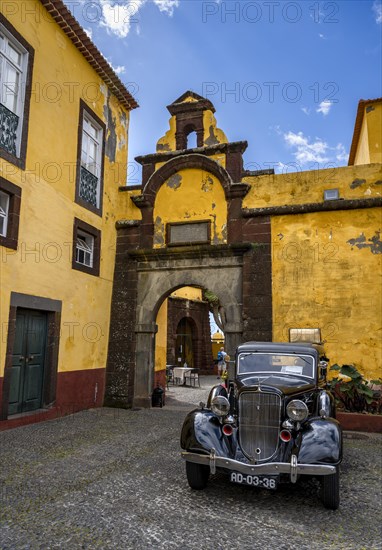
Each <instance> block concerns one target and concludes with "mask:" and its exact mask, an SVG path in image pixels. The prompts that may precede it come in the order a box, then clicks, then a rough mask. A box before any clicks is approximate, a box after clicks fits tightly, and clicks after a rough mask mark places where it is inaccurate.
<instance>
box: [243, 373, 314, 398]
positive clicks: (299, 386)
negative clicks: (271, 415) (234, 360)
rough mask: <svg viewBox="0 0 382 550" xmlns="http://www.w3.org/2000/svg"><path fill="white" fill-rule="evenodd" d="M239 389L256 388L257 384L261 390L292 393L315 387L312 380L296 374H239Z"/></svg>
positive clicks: (285, 393)
mask: <svg viewBox="0 0 382 550" xmlns="http://www.w3.org/2000/svg"><path fill="white" fill-rule="evenodd" d="M237 385H238V388H239V390H244V389H248V390H249V389H251V388H253V389H256V390H257V389H258V388H259V386H260V388H261V389H262V390H263V391H272V390H275V389H276V390H279V391H280V392H281V393H283V394H284V395H293V394H295V393H300V392H302V391H309V390H313V389H314V388H315V384H314V383H313V381H310V380H306V379H304V378H299V377H298V376H290V375H289V376H286V375H283V376H276V375H272V376H267V377H259V376H248V375H245V376H241V377H240V378H238V380H237Z"/></svg>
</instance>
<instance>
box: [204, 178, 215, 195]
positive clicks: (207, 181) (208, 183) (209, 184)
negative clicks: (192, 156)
mask: <svg viewBox="0 0 382 550" xmlns="http://www.w3.org/2000/svg"><path fill="white" fill-rule="evenodd" d="M213 185H214V180H213V179H212V178H211V177H210V176H208V175H206V176H205V177H204V178H203V179H202V191H204V192H205V193H208V192H210V191H212V188H213Z"/></svg>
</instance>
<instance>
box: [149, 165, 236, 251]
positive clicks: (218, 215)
mask: <svg viewBox="0 0 382 550" xmlns="http://www.w3.org/2000/svg"><path fill="white" fill-rule="evenodd" d="M185 220H189V221H202V220H203V221H204V220H209V221H211V232H212V234H211V242H212V243H214V244H222V243H224V242H226V239H227V236H226V227H227V206H226V201H225V196H224V190H223V188H222V186H221V184H220V182H219V181H218V179H217V178H216V177H215V176H214V175H213V174H210V173H208V172H205V171H201V170H197V169H185V170H180V171H179V172H178V173H177V174H176V175H175V176H172V177H170V178H169V179H168V180H167V181H166V182H165V183H164V184H163V185H162V186H161V188H160V189H159V191H158V193H157V196H156V199H155V207H154V223H155V238H154V246H155V247H156V248H161V247H162V248H163V247H165V246H166V225H167V224H168V223H169V222H172V223H176V222H184V221H185Z"/></svg>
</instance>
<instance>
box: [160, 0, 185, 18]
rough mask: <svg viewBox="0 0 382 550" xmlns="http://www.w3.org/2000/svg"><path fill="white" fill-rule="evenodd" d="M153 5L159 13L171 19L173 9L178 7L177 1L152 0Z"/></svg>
mask: <svg viewBox="0 0 382 550" xmlns="http://www.w3.org/2000/svg"><path fill="white" fill-rule="evenodd" d="M154 4H155V5H156V6H158V8H159V10H160V11H162V12H164V13H167V14H168V15H169V16H170V17H172V15H173V13H174V9H175V8H178V7H179V0H154Z"/></svg>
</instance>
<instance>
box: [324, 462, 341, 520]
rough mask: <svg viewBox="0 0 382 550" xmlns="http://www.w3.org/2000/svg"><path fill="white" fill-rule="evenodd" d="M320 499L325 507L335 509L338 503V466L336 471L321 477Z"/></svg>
mask: <svg viewBox="0 0 382 550" xmlns="http://www.w3.org/2000/svg"><path fill="white" fill-rule="evenodd" d="M321 501H322V504H323V505H324V506H325V508H328V509H329V510H337V508H338V507H339V505H340V472H339V468H338V466H337V467H336V473H335V474H333V475H331V476H322V478H321Z"/></svg>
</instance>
